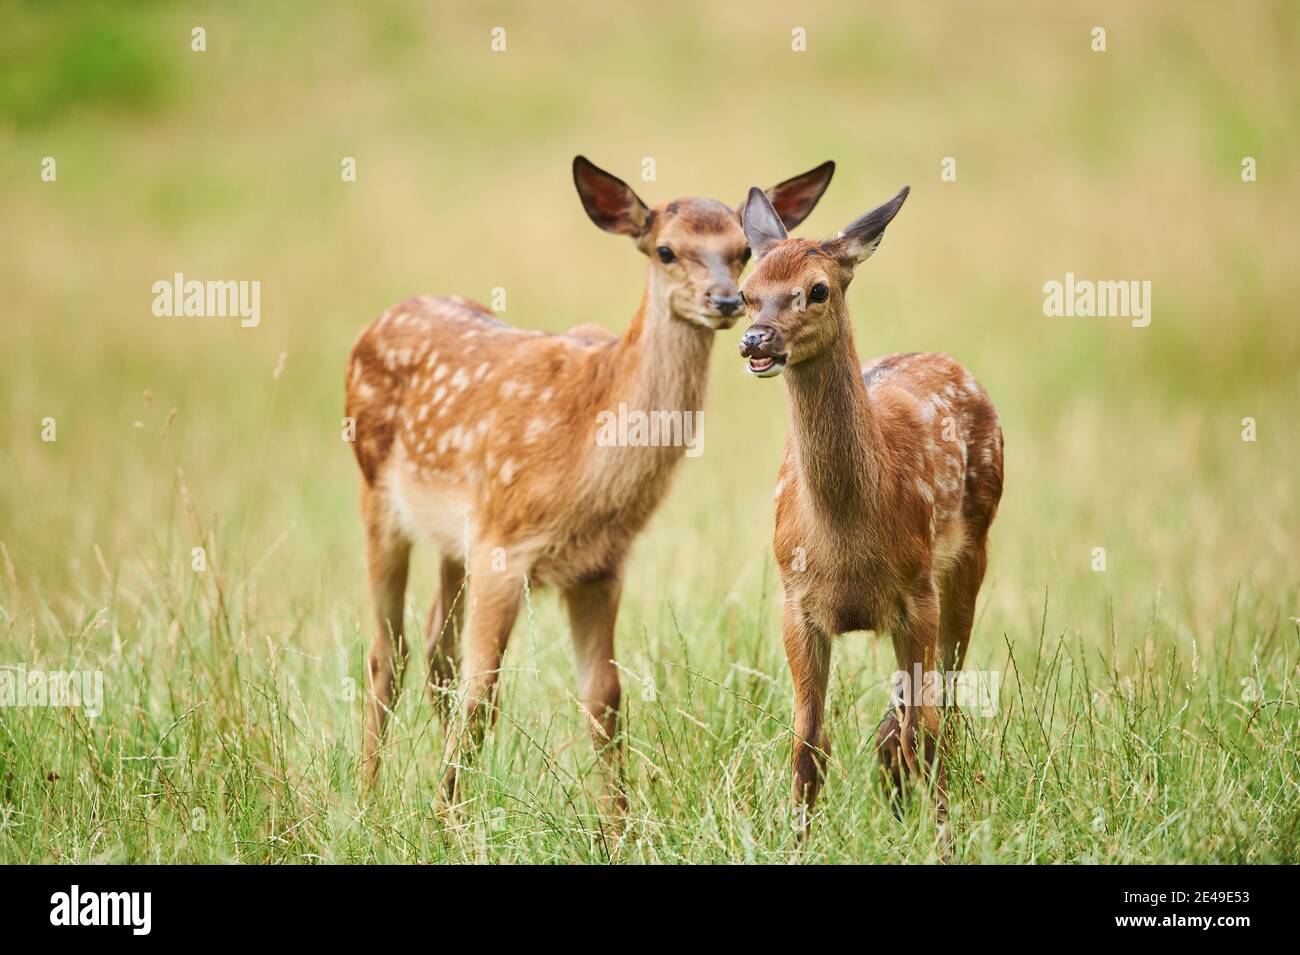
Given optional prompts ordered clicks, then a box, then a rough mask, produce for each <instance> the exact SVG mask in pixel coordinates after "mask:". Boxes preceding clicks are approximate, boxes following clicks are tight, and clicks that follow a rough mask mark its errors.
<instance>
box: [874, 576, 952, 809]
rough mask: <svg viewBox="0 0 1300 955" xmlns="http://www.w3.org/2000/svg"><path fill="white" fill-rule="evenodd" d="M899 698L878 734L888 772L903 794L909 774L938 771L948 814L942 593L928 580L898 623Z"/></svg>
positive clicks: (907, 604)
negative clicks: (942, 732)
mask: <svg viewBox="0 0 1300 955" xmlns="http://www.w3.org/2000/svg"><path fill="white" fill-rule="evenodd" d="M892 636H893V641H894V659H895V661H896V663H897V667H898V669H897V672H896V673H895V679H894V694H895V695H894V700H893V701H892V702H891V712H890V713H889V714H887V715H886V718H885V720H884V721H883V722H882V724H881V726H880V729H879V731H878V732H877V736H876V752H877V755H878V756H879V758H880V762H881V766H882V768H883V769H884V771H885V775H886V778H887V779H889V780H891V781H892V782H893V783H894V787H895V788H894V794H895V796H898V795H899V794H901V790H902V786H903V782H904V777H905V776H906V775H913V776H917V777H921V776H924V775H925V774H926V772H927V771H930V772H931V773H932V776H933V781H934V786H935V795H936V798H937V801H938V807H939V812H940V815H941V816H942V815H944V814H946V811H947V802H948V793H947V779H946V775H945V769H944V765H943V759H942V756H941V754H940V753H939V746H938V742H939V716H938V709H937V707H936V705H935V704H936V703H937V702H938V701H939V699H940V697H939V694H940V693H941V692H942V684H941V683H939V682H938V674H937V672H936V668H937V660H938V649H939V599H938V595H937V594H936V593H935V590H934V584H933V582H931V581H927V582H926V584H925V585H924V586H922V587H921V588H919V589H918V591H917V592H916V593H913V594H910V595H908V596H907V597H906V598H905V599H904V601H903V608H902V610H901V612H900V614H899V617H898V619H897V621H896V622H895V624H894V626H893V628H892Z"/></svg>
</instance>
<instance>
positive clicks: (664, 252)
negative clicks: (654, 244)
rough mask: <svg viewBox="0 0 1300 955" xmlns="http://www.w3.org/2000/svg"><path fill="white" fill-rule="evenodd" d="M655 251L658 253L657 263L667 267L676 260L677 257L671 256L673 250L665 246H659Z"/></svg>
mask: <svg viewBox="0 0 1300 955" xmlns="http://www.w3.org/2000/svg"><path fill="white" fill-rule="evenodd" d="M655 251H656V252H658V253H659V261H660V262H662V263H663V264H664V265H667V264H668V263H669V262H671V261H672V260H673V259H675V258H677V256H675V255H673V250H672V249H670V248H668V246H666V245H661V246H659V248H657V249H655Z"/></svg>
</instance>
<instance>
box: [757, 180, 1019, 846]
mask: <svg viewBox="0 0 1300 955" xmlns="http://www.w3.org/2000/svg"><path fill="white" fill-rule="evenodd" d="M907 193H908V190H907V188H904V189H903V190H902V191H901V192H900V193H899V194H898V195H897V196H895V197H894V198H893V199H892V200H890V201H889V202H887V203H885V204H884V205H882V206H880V207H879V208H878V209H875V210H873V211H872V212H869V213H867V214H866V215H864V216H863V217H862V218H860V219H858V220H857V221H855V222H854V223H853V224H851V225H850V226H849V227H848V228H847V229H845V230H844V231H843V232H842V233H840V235H839V236H838V237H836V238H834V239H830V240H828V241H825V242H811V241H808V240H806V239H790V238H787V236H786V229H785V226H784V225H783V224H782V221H781V219H780V218H779V217H778V216H777V215H776V214H775V213H774V212H773V210H772V206H771V203H770V202H768V200H767V198H766V197H765V196H764V195H763V193H762V192H761V191H759V190H757V189H751V190H750V193H749V198H748V200H747V201H746V203H745V209H744V220H743V221H744V227H745V235H746V237H747V238H748V240H749V244H750V246H751V248H752V249H753V251H754V255H755V256H756V257H757V263H756V265H755V267H754V272H753V274H751V275H750V276H749V278H748V279H747V280H746V281H745V284H744V289H743V292H742V295H743V297H744V299H745V303H746V305H747V307H748V309H749V312H750V314H751V316H752V318H753V324H752V325H751V327H750V328H749V329H748V330H747V331H746V332H745V334H744V336H743V339H742V341H741V346H740V353H741V355H742V357H745V358H747V359H748V361H749V371H750V373H751V374H753V375H755V376H757V377H760V378H771V377H775V376H777V375H781V374H782V373H784V376H785V381H786V394H787V405H788V409H789V419H790V432H789V436H788V438H787V439H786V445H785V456H784V459H783V461H782V463H781V470H780V475H779V477H778V480H777V486H776V536H775V550H776V557H777V562H778V565H779V567H780V574H781V584H782V589H783V590H784V601H783V605H782V611H781V635H782V639H783V641H784V643H785V650H786V655H787V658H788V660H789V663H790V672H791V675H792V677H793V682H794V698H795V699H794V706H795V717H794V731H795V740H794V796H795V800H796V804H797V805H799V806H801V807H803V809H804V811H805V813H807V812H808V811H810V810H811V809H812V806H813V804H814V802H815V800H816V798H817V794H818V791H819V790H820V789H821V785H822V782H823V779H824V776H825V770H826V759H827V756H828V754H829V750H830V742H829V740H828V738H827V733H826V729H825V723H824V713H825V703H826V685H827V679H828V675H829V670H830V653H831V639H832V638H833V637H834V636H836V635H837V634H841V633H845V632H848V631H851V630H878V631H888V632H889V633H890V634H891V636H892V638H893V643H894V654H895V657H896V659H897V663H898V673H897V674H896V675H895V677H894V681H895V685H894V702H893V703H892V704H891V706H890V710H889V712H888V713H887V715H886V717H885V720H884V721H883V722H882V724H881V726H880V729H879V731H878V733H877V738H876V749H877V754H878V756H879V757H880V760H881V763H882V765H883V767H884V770H885V773H886V775H887V777H888V778H889V779H891V780H892V782H893V784H894V792H895V794H897V793H899V792H900V791H901V789H902V787H903V784H904V781H905V774H906V773H912V774H916V775H921V774H923V773H925V772H926V770H927V769H932V770H933V780H934V785H935V793H936V797H937V800H938V809H939V818H940V819H941V820H942V819H943V818H945V817H946V808H947V783H946V776H945V773H944V768H943V757H942V746H941V743H942V740H941V738H940V730H941V727H940V723H939V718H938V713H937V711H936V708H935V706H934V705H933V703H934V699H933V690H934V685H933V682H932V681H933V676H934V674H935V672H936V670H937V669H938V668H940V667H942V668H944V669H946V670H955V669H960V668H961V666H962V661H963V660H964V658H965V655H966V647H967V644H968V643H969V642H970V635H971V626H972V624H973V622H974V615H975V598H976V595H977V594H978V593H979V589H980V583H981V582H982V581H983V579H984V568H985V565H986V563H987V560H988V556H987V555H988V532H989V525H990V524H991V523H992V521H993V517H994V515H995V514H996V513H997V508H998V501H999V500H1000V499H1001V497H1002V428H1001V425H1000V423H999V420H998V415H997V412H996V411H995V410H994V408H993V404H992V402H990V401H989V398H988V395H987V394H985V392H984V389H983V388H982V387H980V385H979V383H978V382H976V380H975V379H974V378H973V377H972V376H971V375H970V374H969V373H968V372H967V371H966V370H965V369H964V368H962V366H961V365H959V364H958V363H957V362H955V361H953V360H952V359H951V358H949V357H947V356H946V355H934V354H905V355H889V356H886V357H883V358H877V359H876V360H875V361H873V362H871V363H870V364H868V365H866V366H859V364H858V356H857V350H856V349H855V347H854V343H853V326H852V323H851V322H850V320H849V311H848V305H847V303H846V302H845V291H846V289H847V288H848V285H849V283H850V282H851V281H852V279H853V274H854V269H855V268H856V266H857V265H858V264H859V263H860V262H863V261H864V260H866V259H867V258H868V257H869V256H870V255H871V254H872V253H873V252H875V250H876V248H877V247H878V246H879V245H880V240H881V237H882V236H883V234H884V231H885V226H887V225H888V224H889V222H890V220H892V219H893V218H894V216H895V215H896V214H897V213H898V210H899V208H900V207H901V206H902V205H903V200H904V199H906V198H907ZM902 674H906V678H903V676H902ZM917 675H924V676H923V677H922V681H923V685H917V684H918V681H917V680H916V679H915V678H916V676H917ZM918 724H919V725H918ZM918 737H919V740H918ZM805 819H806V815H805Z"/></svg>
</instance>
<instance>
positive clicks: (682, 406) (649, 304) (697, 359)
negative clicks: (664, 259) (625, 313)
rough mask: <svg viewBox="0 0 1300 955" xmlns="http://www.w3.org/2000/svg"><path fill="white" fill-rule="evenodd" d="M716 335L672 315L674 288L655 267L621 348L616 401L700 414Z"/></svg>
mask: <svg viewBox="0 0 1300 955" xmlns="http://www.w3.org/2000/svg"><path fill="white" fill-rule="evenodd" d="M713 335H714V333H713V332H712V331H710V330H709V329H707V328H703V327H701V326H699V325H697V324H695V323H694V322H691V321H684V320H682V319H679V318H677V317H675V316H674V315H673V314H672V307H671V305H670V303H669V289H668V288H667V287H666V283H665V282H664V280H663V277H662V276H661V275H660V274H659V272H658V271H657V270H655V269H652V270H651V272H650V277H649V279H648V280H647V282H646V287H645V292H644V293H643V294H642V296H641V305H640V307H639V308H638V309H637V312H636V315H635V316H634V317H633V319H632V324H631V326H629V328H628V330H627V333H626V334H625V335H624V336H623V338H622V340H621V341H620V342H619V346H618V355H617V362H618V374H617V376H616V379H615V386H614V396H613V398H614V402H615V404H617V403H618V402H620V401H622V402H626V403H627V406H628V408H629V410H640V411H645V412H647V413H649V412H651V411H681V412H683V413H685V412H697V411H700V410H701V407H702V405H703V403H704V392H705V389H706V387H707V385H708V375H709V354H710V352H711V350H712V348H713Z"/></svg>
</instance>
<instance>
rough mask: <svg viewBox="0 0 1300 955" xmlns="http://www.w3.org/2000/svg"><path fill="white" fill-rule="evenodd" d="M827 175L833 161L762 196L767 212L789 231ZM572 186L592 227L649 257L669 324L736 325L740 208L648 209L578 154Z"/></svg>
mask: <svg viewBox="0 0 1300 955" xmlns="http://www.w3.org/2000/svg"><path fill="white" fill-rule="evenodd" d="M834 172H835V164H834V163H833V162H825V163H822V164H821V165H820V166H818V167H817V168H816V169H811V170H809V171H808V172H805V173H803V174H802V175H799V176H795V177H794V178H792V179H787V180H785V181H784V182H782V183H780V184H779V185H776V186H773V187H772V188H771V189H769V190H767V192H765V193H762V195H763V196H764V199H765V201H766V202H767V203H768V209H769V210H770V211H771V214H772V215H773V216H775V217H776V219H777V221H778V222H779V223H781V224H782V225H783V226H784V228H789V229H793V228H794V227H795V226H797V225H798V224H799V223H800V222H802V221H803V220H804V219H805V218H807V216H808V214H809V213H810V212H812V210H813V207H814V206H816V205H817V201H818V200H819V199H820V198H821V197H822V193H824V192H825V191H826V187H827V186H828V185H830V181H831V176H832V175H833V174H834ZM573 182H574V185H576V186H577V188H578V196H579V197H580V198H581V199H582V205H583V208H584V209H586V210H587V215H588V216H590V217H591V221H592V222H594V223H596V225H598V226H599V227H600V228H602V229H604V230H605V231H606V232H613V233H615V234H618V235H626V236H628V237H629V238H631V239H632V240H633V241H634V242H635V243H636V246H637V248H638V249H640V250H641V251H642V252H643V253H644V254H645V255H647V256H648V257H649V258H650V267H651V269H652V270H653V272H654V275H653V279H654V280H656V281H658V282H659V283H660V284H661V287H662V288H663V290H664V292H665V298H666V300H667V302H668V305H669V312H670V314H671V315H672V317H673V318H674V319H680V320H682V321H685V322H689V323H693V324H695V325H700V326H703V327H704V328H707V329H710V330H715V331H716V330H718V329H723V328H730V327H731V326H732V325H734V324H735V323H736V319H737V318H738V317H739V316H740V315H741V314H742V313H743V312H744V307H745V306H744V302H743V300H742V299H741V297H740V293H739V291H738V290H737V287H736V283H737V281H738V280H739V278H740V273H741V271H742V270H743V269H744V267H745V263H746V262H748V261H749V256H750V253H749V246H748V244H747V243H746V241H745V233H744V230H743V229H742V228H741V217H740V210H738V209H732V208H730V207H729V206H727V205H725V204H724V203H721V202H719V201H717V200H716V199H696V198H687V199H675V200H673V201H672V202H666V203H664V204H662V205H659V206H655V207H654V208H653V209H651V208H648V207H647V206H646V204H645V203H644V202H642V201H641V199H640V197H639V196H637V194H636V193H635V192H633V191H632V188H631V187H630V186H629V185H628V184H627V183H625V182H623V180H621V179H619V178H617V177H616V176H612V175H610V174H609V173H607V172H605V171H604V170H603V169H600V168H599V167H597V166H595V165H593V164H592V163H591V162H590V161H588V160H587V159H586V158H584V157H582V156H578V157H577V158H576V159H574V160H573Z"/></svg>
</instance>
